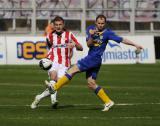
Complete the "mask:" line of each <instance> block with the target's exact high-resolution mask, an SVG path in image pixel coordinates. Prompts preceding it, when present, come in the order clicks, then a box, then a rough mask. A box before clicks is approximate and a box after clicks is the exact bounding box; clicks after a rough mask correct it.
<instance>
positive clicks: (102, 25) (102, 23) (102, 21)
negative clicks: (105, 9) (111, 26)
mask: <svg viewBox="0 0 160 126" xmlns="http://www.w3.org/2000/svg"><path fill="white" fill-rule="evenodd" d="M105 24H106V22H105V19H104V18H98V19H97V21H96V26H97V29H98V31H102V30H103V29H104V28H105Z"/></svg>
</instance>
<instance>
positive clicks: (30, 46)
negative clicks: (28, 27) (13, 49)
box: [17, 41, 47, 60]
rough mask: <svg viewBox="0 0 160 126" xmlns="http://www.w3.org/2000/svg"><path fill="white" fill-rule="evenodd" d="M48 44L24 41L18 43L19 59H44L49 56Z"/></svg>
mask: <svg viewBox="0 0 160 126" xmlns="http://www.w3.org/2000/svg"><path fill="white" fill-rule="evenodd" d="M46 47H47V46H46V42H44V41H37V42H32V41H23V42H18V43H17V57H18V58H23V59H28V60H29V59H34V58H35V59H42V58H44V57H46V55H47V48H46Z"/></svg>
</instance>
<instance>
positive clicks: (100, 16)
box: [96, 14, 107, 22]
mask: <svg viewBox="0 0 160 126" xmlns="http://www.w3.org/2000/svg"><path fill="white" fill-rule="evenodd" d="M99 18H103V19H104V20H105V22H107V19H106V16H104V15H103V14H100V15H98V16H97V17H96V21H97V20H98V19H99Z"/></svg>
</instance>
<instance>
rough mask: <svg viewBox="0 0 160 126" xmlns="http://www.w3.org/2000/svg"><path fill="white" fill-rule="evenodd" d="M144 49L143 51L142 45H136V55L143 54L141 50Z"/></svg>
mask: <svg viewBox="0 0 160 126" xmlns="http://www.w3.org/2000/svg"><path fill="white" fill-rule="evenodd" d="M142 49H143V47H142V46H140V45H136V50H135V53H136V54H139V53H141V50H142Z"/></svg>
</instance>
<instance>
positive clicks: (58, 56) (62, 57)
mask: <svg viewBox="0 0 160 126" xmlns="http://www.w3.org/2000/svg"><path fill="white" fill-rule="evenodd" d="M47 39H48V40H49V42H50V44H51V45H52V46H51V48H50V50H49V52H48V55H47V58H49V59H50V60H52V61H54V62H57V63H59V64H63V65H65V66H66V67H69V66H70V65H71V60H70V58H71V55H72V53H73V52H72V51H73V50H72V49H69V48H67V47H66V44H67V43H70V42H75V44H79V42H78V40H77V39H76V37H75V36H74V35H73V33H72V32H70V31H64V32H63V33H62V34H61V35H60V36H58V35H57V34H56V33H55V32H53V33H50V34H48V35H47Z"/></svg>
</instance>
